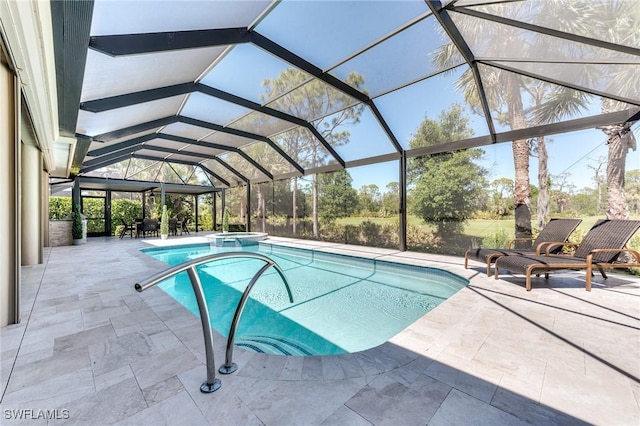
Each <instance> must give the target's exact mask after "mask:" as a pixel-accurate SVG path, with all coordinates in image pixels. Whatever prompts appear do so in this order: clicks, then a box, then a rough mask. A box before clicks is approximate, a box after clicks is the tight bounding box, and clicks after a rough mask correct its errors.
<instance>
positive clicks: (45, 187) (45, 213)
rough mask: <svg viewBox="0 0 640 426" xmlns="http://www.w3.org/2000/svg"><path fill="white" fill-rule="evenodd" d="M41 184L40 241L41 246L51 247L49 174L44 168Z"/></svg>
mask: <svg viewBox="0 0 640 426" xmlns="http://www.w3.org/2000/svg"><path fill="white" fill-rule="evenodd" d="M40 185H41V186H40V188H41V191H40V195H41V196H42V217H41V219H42V222H41V226H42V241H41V243H40V246H41V247H49V246H50V242H49V174H48V173H47V172H45V171H44V170H43V171H42V182H41V183H40ZM43 261H44V254H43V259H40V263H42V262H43Z"/></svg>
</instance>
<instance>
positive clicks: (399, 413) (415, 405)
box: [345, 373, 451, 425]
mask: <svg viewBox="0 0 640 426" xmlns="http://www.w3.org/2000/svg"><path fill="white" fill-rule="evenodd" d="M450 390H451V387H450V386H448V385H446V384H444V383H442V382H438V381H437V380H434V379H432V378H430V377H428V376H425V375H421V377H420V379H419V380H417V381H416V382H414V383H413V384H411V385H406V384H403V383H401V382H398V381H397V380H395V379H394V375H393V374H391V373H387V374H383V375H381V376H379V377H377V378H375V379H373V380H372V381H371V382H370V383H369V384H368V385H367V386H365V387H364V388H362V389H361V390H359V391H358V393H357V394H356V395H354V396H353V398H351V399H350V400H349V401H347V402H346V403H345V405H346V406H347V407H348V408H350V409H351V410H353V411H354V412H355V413H357V414H358V415H360V416H362V417H363V418H364V419H366V420H367V421H369V422H371V423H372V424H375V425H398V424H427V423H428V422H429V419H431V417H432V416H433V415H434V413H435V412H436V411H437V409H438V407H439V406H440V404H441V403H442V401H444V399H445V398H446V396H447V394H448V393H449V391H450Z"/></svg>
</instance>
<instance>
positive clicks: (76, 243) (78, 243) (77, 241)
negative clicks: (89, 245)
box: [73, 238, 84, 246]
mask: <svg viewBox="0 0 640 426" xmlns="http://www.w3.org/2000/svg"><path fill="white" fill-rule="evenodd" d="M82 243H84V240H83V239H82V238H80V239H78V240H76V239H74V240H73V245H74V246H79V245H82Z"/></svg>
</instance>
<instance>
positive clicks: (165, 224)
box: [160, 206, 169, 235]
mask: <svg viewBox="0 0 640 426" xmlns="http://www.w3.org/2000/svg"><path fill="white" fill-rule="evenodd" d="M160 235H169V215H168V214H167V206H162V216H161V218H160Z"/></svg>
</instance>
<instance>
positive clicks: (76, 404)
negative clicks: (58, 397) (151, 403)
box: [51, 379, 147, 425]
mask: <svg viewBox="0 0 640 426" xmlns="http://www.w3.org/2000/svg"><path fill="white" fill-rule="evenodd" d="M60 408H61V409H63V408H64V409H66V410H69V419H68V420H61V421H59V422H55V421H54V422H51V424H64V425H69V424H77V425H86V424H113V423H116V422H118V421H120V420H123V419H127V418H129V417H131V416H132V415H134V414H135V413H138V412H140V411H142V410H144V409H145V408H147V404H146V402H145V400H144V397H143V396H142V391H140V388H139V387H138V384H137V383H136V381H135V379H128V380H125V381H124V382H120V383H117V384H115V385H113V386H109V387H108V388H105V389H102V390H100V391H98V392H94V393H91V394H87V395H84V396H83V397H81V398H78V399H76V400H75V401H72V402H69V403H66V404H64V405H61V406H60Z"/></svg>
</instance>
